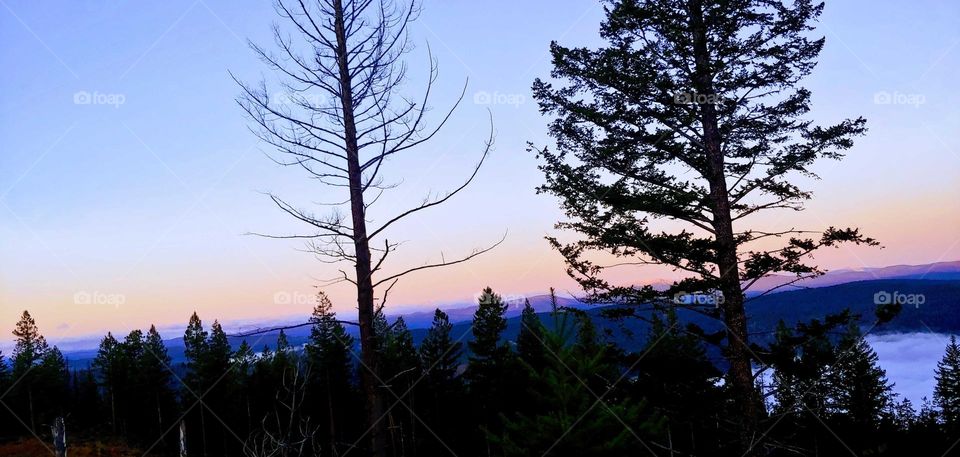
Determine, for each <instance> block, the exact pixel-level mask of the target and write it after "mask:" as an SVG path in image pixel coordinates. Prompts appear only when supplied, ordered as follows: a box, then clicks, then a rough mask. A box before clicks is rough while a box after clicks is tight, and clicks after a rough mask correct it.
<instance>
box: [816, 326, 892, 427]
mask: <svg viewBox="0 0 960 457" xmlns="http://www.w3.org/2000/svg"><path fill="white" fill-rule="evenodd" d="M839 349H840V353H839V356H838V357H837V360H836V362H835V363H834V364H833V365H832V366H831V367H830V370H829V372H828V373H827V383H828V385H829V386H830V400H831V404H830V410H831V411H832V412H833V413H835V414H838V413H839V414H843V415H845V416H847V417H848V418H849V420H850V421H851V422H852V423H854V424H857V425H860V426H862V427H863V429H864V430H869V429H875V428H876V426H877V425H878V424H879V423H880V421H881V420H882V419H883V417H884V414H885V413H887V412H889V410H890V407H891V406H892V400H891V392H892V391H893V384H890V383H889V382H888V381H887V373H886V371H885V370H884V369H883V368H880V364H879V358H878V357H877V353H876V352H874V350H873V348H871V347H870V345H869V344H868V343H867V340H866V339H864V338H863V335H862V334H861V333H860V328H859V327H858V326H857V325H856V324H851V326H850V327H849V328H848V330H847V332H846V333H845V334H844V335H843V338H842V339H841V340H840V344H839Z"/></svg>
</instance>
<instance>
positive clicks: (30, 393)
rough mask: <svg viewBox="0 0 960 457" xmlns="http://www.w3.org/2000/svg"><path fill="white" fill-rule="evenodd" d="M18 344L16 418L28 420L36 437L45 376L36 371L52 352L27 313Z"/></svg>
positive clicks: (19, 328) (21, 322) (13, 396)
mask: <svg viewBox="0 0 960 457" xmlns="http://www.w3.org/2000/svg"><path fill="white" fill-rule="evenodd" d="M13 336H14V337H15V338H16V342H15V344H14V347H13V355H12V357H11V365H12V366H13V379H15V380H17V381H16V384H15V385H14V387H15V390H14V391H13V392H10V397H11V403H13V405H14V406H13V409H14V415H15V416H17V417H20V418H26V425H27V426H28V427H30V431H31V432H33V433H36V430H37V419H38V417H37V416H38V415H39V414H40V413H41V411H40V410H39V408H38V404H37V402H36V400H37V394H38V393H40V392H39V391H38V390H37V383H38V379H39V378H40V377H41V373H39V372H38V370H35V369H36V368H37V367H38V366H39V365H40V363H41V361H42V360H43V358H44V356H45V355H46V354H47V352H48V351H49V350H50V348H49V346H47V340H46V339H45V338H44V337H43V335H41V334H40V329H39V327H37V323H36V321H34V320H33V317H32V316H30V312H29V311H26V310H24V311H23V314H22V315H21V316H20V320H19V321H18V322H17V325H16V327H15V328H14V330H13Z"/></svg>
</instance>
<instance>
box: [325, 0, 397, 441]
mask: <svg viewBox="0 0 960 457" xmlns="http://www.w3.org/2000/svg"><path fill="white" fill-rule="evenodd" d="M333 8H334V11H335V14H334V27H335V30H336V37H337V51H336V53H337V66H338V71H339V76H340V102H341V107H342V110H343V113H342V114H343V128H344V140H345V146H346V153H347V177H348V184H349V186H350V212H351V217H352V223H353V225H352V228H353V233H352V235H353V245H354V251H355V252H354V254H355V256H356V285H357V311H358V312H357V321H358V323H359V324H360V351H361V360H362V362H363V365H364V367H362V368H361V370H360V372H361V383H362V384H363V391H364V397H365V403H366V415H367V424H368V426H369V427H370V428H371V433H370V444H371V456H373V457H386V455H387V453H386V447H387V446H386V438H387V437H386V433H385V430H384V425H383V421H381V415H382V411H383V403H382V399H381V398H380V394H379V392H378V391H377V386H378V384H379V383H378V382H377V376H376V375H375V373H376V372H377V369H378V366H379V360H378V357H377V352H376V347H377V344H376V335H375V334H374V330H373V316H374V308H373V280H372V278H371V277H370V276H371V271H370V270H371V264H370V246H369V244H368V240H367V222H366V219H365V216H366V208H365V206H364V202H363V183H362V178H363V176H362V172H361V170H360V156H359V153H360V151H359V148H358V145H357V126H356V120H355V119H354V112H353V102H354V100H353V87H352V79H351V74H350V67H349V62H348V58H349V56H348V49H347V46H348V45H347V37H346V30H345V26H344V19H343V15H344V14H343V13H344V12H343V3H342V2H341V1H340V0H334V1H333Z"/></svg>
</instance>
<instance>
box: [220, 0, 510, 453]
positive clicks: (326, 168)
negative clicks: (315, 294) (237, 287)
mask: <svg viewBox="0 0 960 457" xmlns="http://www.w3.org/2000/svg"><path fill="white" fill-rule="evenodd" d="M275 9H276V12H277V13H278V14H279V16H280V17H281V18H283V19H284V21H285V22H286V24H287V25H288V26H290V27H291V28H292V31H293V33H292V34H288V33H287V32H285V31H283V30H282V29H281V27H280V26H279V25H276V24H275V25H274V26H273V41H274V45H275V47H276V49H275V50H273V51H269V50H267V49H265V48H263V47H260V46H258V45H256V44H254V43H251V47H252V48H253V50H254V51H255V52H256V54H257V55H258V57H259V58H260V59H261V60H262V61H263V62H264V63H265V64H266V65H267V66H268V67H269V68H270V69H271V70H273V71H274V72H275V74H276V75H277V76H278V79H279V80H280V82H278V83H277V85H279V89H280V90H279V93H280V96H276V95H274V94H271V93H270V91H269V90H268V84H267V82H266V81H261V82H260V83H259V84H256V85H251V84H245V83H243V82H241V81H239V80H237V78H236V77H234V79H235V80H237V83H238V84H239V85H240V87H241V88H242V93H241V95H240V96H239V97H238V99H237V102H238V103H239V105H240V106H241V107H242V108H243V110H244V111H245V112H246V113H247V115H248V116H249V118H250V119H251V120H252V121H253V123H252V128H251V130H252V131H253V132H254V134H256V135H257V136H258V137H259V138H260V139H261V140H263V141H264V142H266V143H267V144H269V145H270V146H272V147H273V148H275V149H276V151H277V153H276V154H272V155H271V158H272V159H273V160H274V161H275V162H277V163H279V164H281V165H284V166H292V167H296V168H299V169H302V170H303V171H305V172H306V174H307V176H309V177H310V178H312V179H315V180H317V181H318V182H320V183H322V184H324V185H325V187H326V189H327V190H329V191H330V192H332V193H337V192H341V193H342V194H341V195H339V197H341V198H338V199H335V200H334V202H339V203H326V204H325V205H328V206H331V207H332V208H330V210H329V211H328V212H327V213H326V214H325V215H317V214H315V213H314V212H312V211H309V210H306V209H302V208H300V207H298V206H296V205H295V204H293V203H291V202H289V201H287V200H285V199H283V198H281V197H279V196H277V195H274V194H268V195H269V197H270V199H271V200H272V201H273V202H274V203H275V204H276V205H277V206H278V207H279V208H280V209H281V210H283V211H284V212H285V213H287V214H289V215H290V216H292V217H293V218H294V219H297V220H299V221H301V222H303V223H305V224H306V225H308V226H310V227H311V232H310V233H306V234H294V235H280V236H277V235H265V236H269V237H272V238H284V239H303V240H305V241H306V243H307V246H308V248H309V251H310V252H312V253H313V254H315V255H316V257H317V258H318V259H320V260H321V261H323V262H329V263H331V264H334V265H337V264H352V265H353V269H354V273H353V275H350V274H348V273H347V271H346V270H345V269H344V268H338V271H339V275H338V276H337V277H335V278H333V279H331V280H329V281H328V282H327V285H329V284H333V283H337V282H349V283H351V284H353V285H354V286H355V287H356V290H357V308H358V319H357V323H358V324H359V327H360V344H361V352H362V356H361V359H362V364H363V366H364V368H363V369H362V370H361V382H362V384H363V389H364V395H365V400H366V408H367V412H366V413H367V418H368V422H369V424H368V425H369V426H370V427H371V428H372V431H371V448H372V449H371V451H372V455H374V456H377V457H381V456H385V455H386V449H385V448H386V438H385V436H386V430H385V428H384V426H383V424H382V423H381V422H382V421H381V419H382V418H381V416H382V411H383V403H382V400H381V398H380V395H379V394H378V391H379V390H380V389H378V388H377V374H376V370H377V367H378V365H379V364H378V360H377V354H376V351H375V350H374V348H375V347H376V344H375V338H376V335H375V334H374V329H373V325H372V323H373V316H374V314H375V312H376V311H377V310H376V309H375V307H374V303H375V301H376V300H377V299H376V298H375V296H376V295H375V294H376V293H377V292H378V291H379V293H380V294H381V296H380V297H379V300H380V305H379V306H380V307H382V306H384V304H385V303H386V300H387V295H388V293H389V291H390V290H391V288H392V287H393V286H394V285H395V284H396V282H397V281H398V280H399V279H400V278H401V277H403V276H405V275H407V274H410V273H413V272H417V271H421V270H426V269H431V268H438V267H442V266H449V265H454V264H457V263H461V262H465V261H467V260H470V259H472V258H473V257H476V256H478V255H480V254H483V253H485V252H487V251H489V250H491V249H493V248H494V247H495V246H497V245H498V244H500V242H502V241H503V239H501V240H500V241H499V242H497V243H494V244H493V245H490V246H488V247H485V248H482V249H475V250H473V251H472V252H470V253H468V254H466V255H464V256H462V257H458V258H455V259H452V260H448V259H447V258H446V257H441V260H440V261H439V262H434V263H424V264H421V265H418V266H413V267H407V268H400V269H398V270H396V271H387V270H385V269H384V268H385V267H386V263H385V261H386V260H387V258H388V257H389V255H390V254H391V253H393V252H394V251H395V250H396V249H397V247H398V245H399V243H397V242H396V241H390V240H389V239H388V238H387V230H388V229H390V228H391V227H394V226H395V225H396V224H398V223H399V222H401V221H402V220H405V219H406V218H408V217H410V216H414V215H417V214H418V213H420V212H421V211H424V210H427V209H429V208H432V207H435V206H437V205H440V204H442V203H445V202H447V201H448V200H450V198H451V197H453V196H454V195H456V194H457V193H459V192H460V191H462V190H463V189H464V188H466V187H467V186H468V185H469V184H470V183H471V182H472V181H473V180H474V178H476V176H477V173H478V171H479V169H480V167H481V166H482V165H483V162H484V160H485V159H486V158H487V156H488V155H489V152H490V149H491V147H492V145H493V121H492V118H491V125H490V134H489V136H488V137H487V138H486V140H485V142H484V147H483V148H482V154H481V155H480V159H479V161H478V162H477V163H476V166H475V167H474V168H473V170H472V172H471V173H470V174H469V175H468V176H467V177H466V179H465V180H464V181H463V183H462V184H461V185H459V186H458V187H456V188H454V189H452V190H451V191H449V192H447V193H445V194H439V195H433V194H431V195H428V196H427V197H426V198H424V199H423V200H422V201H421V202H420V203H419V204H416V205H414V206H412V207H410V208H406V209H401V210H399V211H396V212H394V213H392V214H390V215H387V216H386V217H383V218H381V219H373V218H372V216H373V215H372V214H371V207H372V206H373V205H374V204H375V203H376V202H377V200H378V199H379V197H380V196H381V195H382V194H383V193H384V192H385V191H387V190H389V189H392V188H394V187H395V185H394V184H388V183H386V182H385V180H384V178H383V170H384V165H385V164H386V163H387V162H388V160H387V159H389V158H391V157H392V156H395V155H399V154H401V153H405V152H410V151H413V150H414V149H415V148H417V147H418V146H420V145H422V144H424V143H425V142H427V141H429V140H430V139H431V138H433V137H434V135H436V133H437V132H438V131H439V130H440V129H441V128H442V127H443V126H444V125H445V124H446V122H447V121H448V120H449V119H450V116H451V114H452V113H453V111H454V110H455V109H456V108H457V106H458V105H459V104H460V102H461V101H462V100H463V94H464V93H465V91H466V85H465V86H464V90H463V92H461V93H460V96H459V97H458V98H457V100H456V101H455V102H454V103H452V106H451V107H450V108H449V109H448V110H446V111H444V112H443V114H442V116H440V118H439V121H438V122H435V123H428V121H427V119H426V117H427V116H426V113H427V112H428V110H429V106H428V103H429V100H430V95H431V92H432V88H433V84H434V82H435V81H436V78H437V64H436V61H435V60H434V58H433V56H432V54H429V48H428V54H429V73H428V76H429V78H428V79H427V83H426V87H425V88H424V89H423V92H422V94H421V96H420V97H418V98H416V99H412V98H406V97H402V96H399V95H397V93H398V89H399V87H400V85H401V83H402V82H403V81H404V79H405V78H404V76H405V74H406V71H407V67H406V65H405V64H404V62H403V60H402V57H403V56H404V54H405V53H406V52H408V51H409V50H410V42H409V39H408V27H409V25H410V23H411V22H412V21H414V20H415V19H416V18H417V16H418V14H419V5H418V4H417V3H416V0H409V1H408V0H398V2H394V1H392V0H277V1H276V3H275ZM345 207H346V208H349V213H348V214H349V216H347V215H346V214H347V213H346V211H345ZM381 239H382V240H381Z"/></svg>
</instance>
